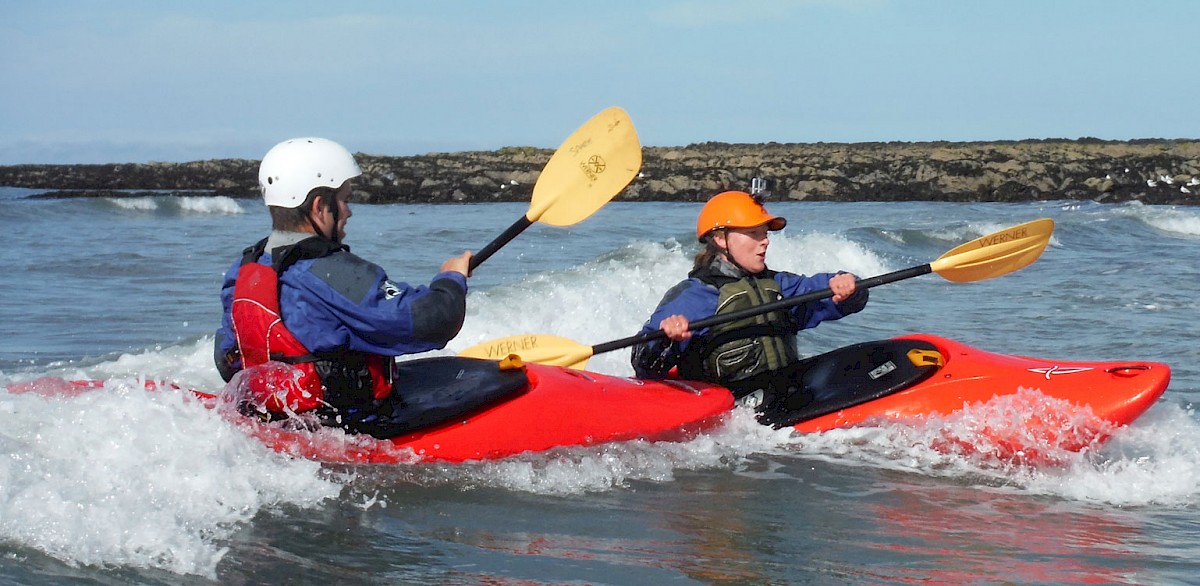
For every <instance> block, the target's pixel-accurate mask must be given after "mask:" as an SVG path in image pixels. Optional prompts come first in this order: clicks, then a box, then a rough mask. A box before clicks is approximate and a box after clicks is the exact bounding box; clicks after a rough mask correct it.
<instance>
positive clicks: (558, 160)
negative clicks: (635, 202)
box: [525, 106, 642, 226]
mask: <svg viewBox="0 0 1200 586" xmlns="http://www.w3.org/2000/svg"><path fill="white" fill-rule="evenodd" d="M641 168H642V144H641V143H640V142H638V137H637V131H636V130H634V128H633V121H632V120H630V119H629V115H628V114H626V113H625V111H624V110H622V109H620V108H617V107H615V106H614V107H612V108H609V109H607V110H604V111H603V112H600V113H599V114H596V115H595V116H593V117H592V119H591V120H588V121H587V122H586V123H584V125H583V126H580V127H579V129H578V130H576V131H575V133H574V134H572V135H571V136H570V137H568V138H567V140H565V141H563V143H562V146H560V147H558V150H557V151H555V153H554V155H553V156H552V157H550V161H549V162H547V163H546V166H545V167H544V168H543V169H542V173H541V175H539V176H538V180H537V184H535V185H534V186H533V198H532V199H531V200H530V202H529V212H528V213H526V214H525V217H526V218H528V219H529V221H531V222H542V223H545V224H550V225H551V226H570V225H572V224H576V223H578V222H580V221H582V220H584V219H585V218H587V217H588V216H591V215H592V214H594V213H595V212H596V210H598V209H600V208H601V207H603V206H604V204H606V203H608V202H609V200H611V199H612V198H614V197H616V195H617V194H618V193H620V191H621V190H622V189H625V186H626V185H629V182H630V181H633V178H634V177H635V176H637V174H638V171H639V170H640V169H641Z"/></svg>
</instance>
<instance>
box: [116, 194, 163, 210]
mask: <svg viewBox="0 0 1200 586" xmlns="http://www.w3.org/2000/svg"><path fill="white" fill-rule="evenodd" d="M104 200H105V201H107V202H109V203H111V204H113V205H115V206H117V207H119V208H121V209H126V210H137V211H142V212H152V211H154V210H157V209H158V201H157V200H155V199H154V198H153V197H106V198H104Z"/></svg>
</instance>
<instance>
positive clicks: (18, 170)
mask: <svg viewBox="0 0 1200 586" xmlns="http://www.w3.org/2000/svg"><path fill="white" fill-rule="evenodd" d="M552 154H553V150H551V149H539V148H534V147H507V148H502V149H499V150H496V151H477V152H459V153H432V154H427V155H419V156H411V157H390V156H380V155H368V154H358V155H356V157H357V159H358V161H359V163H360V165H361V166H362V169H363V177H361V178H360V179H359V180H357V181H356V183H355V198H356V199H357V200H358V201H364V202H370V203H393V202H403V203H456V202H492V201H522V200H528V199H529V197H530V195H531V193H532V190H533V185H534V183H535V182H536V181H537V177H538V173H539V172H540V170H541V168H542V167H543V166H544V165H545V164H546V161H548V160H549V158H550V156H551V155H552ZM257 168H258V161H253V160H244V159H223V160H210V161H195V162H189V163H146V164H128V163H127V164H109V165H15V166H6V167H0V185H4V186H10V187H30V188H37V189H47V190H53V191H52V192H51V193H48V194H46V196H49V197H73V196H74V197H79V196H95V195H110V196H112V195H130V194H134V195H145V194H146V192H160V193H167V192H176V193H177V192H187V193H189V194H192V195H195V194H206V195H227V196H232V197H257V195H258V188H257ZM755 177H763V178H765V179H767V180H768V182H769V185H770V188H771V191H772V192H773V195H774V197H775V198H777V199H782V198H789V199H793V200H807V201H910V200H930V201H956V202H1016V201H1037V200H1060V199H1069V200H1093V201H1100V202H1123V201H1131V200H1137V201H1141V202H1143V203H1147V204H1182V205H1200V140H1182V139H1181V140H1163V139H1145V140H1133V141H1104V140H1098V139H1086V138H1085V139H1079V140H1023V141H1001V142H922V143H908V142H880V143H814V144H779V143H767V144H725V143H715V142H709V143H703V144H694V145H689V146H686V147H646V148H645V149H644V163H643V165H642V173H641V174H640V176H639V177H638V178H637V179H635V180H634V181H633V183H632V184H630V186H629V187H628V188H626V189H625V191H624V192H623V193H622V194H621V195H620V196H619V197H618V199H620V200H626V201H703V200H705V199H707V198H708V197H709V196H711V195H712V194H714V193H717V192H719V191H723V190H726V189H747V188H748V187H749V185H750V181H751V179H753V178H755Z"/></svg>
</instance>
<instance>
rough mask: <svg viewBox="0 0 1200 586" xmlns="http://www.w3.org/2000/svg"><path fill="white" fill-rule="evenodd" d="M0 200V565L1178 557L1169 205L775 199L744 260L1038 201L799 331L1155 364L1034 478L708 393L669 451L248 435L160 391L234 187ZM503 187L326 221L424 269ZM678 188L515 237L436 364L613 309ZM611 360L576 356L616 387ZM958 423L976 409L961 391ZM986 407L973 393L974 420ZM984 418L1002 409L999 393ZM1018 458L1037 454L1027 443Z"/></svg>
mask: <svg viewBox="0 0 1200 586" xmlns="http://www.w3.org/2000/svg"><path fill="white" fill-rule="evenodd" d="M36 193H37V192H36V191H33V190H20V189H0V226H2V227H3V228H4V232H5V234H6V235H7V236H8V238H9V242H10V245H9V246H7V247H5V248H4V249H3V251H0V267H3V269H4V270H3V271H0V291H2V292H3V295H0V324H3V332H4V335H3V336H0V388H3V385H6V384H11V383H18V382H27V381H32V380H35V379H38V378H41V377H64V378H69V379H105V380H107V381H108V383H107V386H106V388H105V389H103V390H102V391H96V392H91V393H84V394H81V395H79V396H76V397H71V398H67V397H57V398H47V397H42V396H38V395H29V394H20V395H16V394H9V393H7V392H6V391H0V584H127V583H136V584H209V583H221V584H259V583H279V582H281V581H284V578H285V577H288V581H298V582H300V583H365V584H400V583H412V584H480V583H486V584H563V583H580V584H582V583H589V584H664V583H672V584H713V583H802V584H803V583H813V584H829V583H847V584H907V583H912V582H918V583H963V582H968V583H997V582H1003V583H1018V584H1046V583H1054V584H1070V583H1114V584H1191V583H1195V580H1196V578H1195V576H1197V575H1200V562H1198V561H1197V559H1198V558H1200V507H1198V499H1197V497H1198V495H1200V420H1198V418H1197V414H1196V412H1195V409H1194V404H1195V403H1196V402H1197V401H1200V367H1198V366H1197V364H1198V362H1200V328H1197V326H1196V323H1197V321H1198V319H1200V263H1198V262H1197V260H1196V259H1197V258H1200V255H1198V254H1197V249H1198V247H1200V246H1198V245H1200V209H1196V208H1175V207H1158V206H1141V205H1129V204H1126V205H1101V204H1094V203H1079V202H1066V201H1051V202H1037V203H1025V204H950V203H921V202H914V203H843V204H834V203H803V202H775V203H771V204H770V207H771V210H772V211H773V212H774V213H777V214H781V215H785V216H787V217H788V218H789V220H790V222H789V225H788V228H787V229H786V230H785V231H783V232H782V233H779V234H778V235H776V236H773V238H772V244H771V249H770V253H769V256H768V262H769V264H770V266H772V267H773V268H776V269H785V270H791V271H796V272H802V273H811V272H819V271H827V270H838V269H843V270H849V271H852V272H854V273H856V274H858V275H860V276H863V277H866V276H873V275H876V274H881V273H884V272H889V271H893V270H898V269H901V268H906V267H909V266H914V265H919V264H923V263H926V262H929V261H931V260H933V259H934V258H937V257H938V256H940V255H941V254H943V253H944V252H946V251H947V250H949V249H951V248H953V247H954V246H956V245H958V244H960V243H962V242H966V241H968V240H971V239H974V238H976V237H978V236H981V235H983V234H987V233H990V232H993V231H996V230H999V229H1002V228H1004V227H1007V226H1011V225H1015V224H1018V223H1022V222H1025V221H1028V220H1032V219H1036V218H1040V217H1051V218H1053V219H1054V220H1055V222H1056V223H1057V228H1056V230H1055V233H1054V237H1053V239H1052V240H1051V243H1050V245H1049V247H1048V248H1047V250H1046V252H1045V254H1044V255H1043V257H1042V258H1041V259H1039V260H1038V261H1037V262H1035V263H1034V264H1032V265H1030V266H1029V267H1026V268H1024V269H1022V270H1020V271H1017V272H1014V273H1012V274H1009V275H1006V276H1003V277H1001V278H997V279H993V280H990V281H985V282H980V283H972V284H953V283H949V282H946V281H944V280H942V279H940V278H939V277H937V276H936V275H927V276H924V277H920V278H917V279H911V280H907V281H903V282H899V283H893V284H889V285H884V286H880V287H877V288H875V289H873V290H872V294H871V303H870V304H869V305H868V308H867V309H866V310H865V311H864V312H862V313H860V314H857V315H854V316H851V317H849V318H847V319H844V320H841V321H839V322H833V323H828V324H824V325H822V326H821V327H819V328H817V329H815V330H810V331H808V332H805V333H804V334H802V336H801V340H800V345H801V351H802V352H803V353H805V354H813V353H818V352H822V351H825V350H829V349H832V348H835V347H838V346H843V345H848V344H852V343H856V342H861V341H866V340H872V339H879V338H885V337H890V336H895V335H900V334H905V333H912V332H927V333H933V334H938V335H942V336H946V337H949V338H953V339H956V340H959V341H962V342H966V343H968V344H972V345H974V346H977V347H980V348H982V349H985V350H990V351H995V352H1004V353H1011V354H1023V355H1031V356H1040V357H1047V358H1062V359H1080V360H1123V359H1131V360H1132V359H1138V360H1155V361H1161V362H1166V363H1168V364H1170V365H1171V367H1172V369H1173V378H1172V382H1171V385H1170V387H1169V388H1168V390H1167V392H1166V394H1165V395H1164V396H1163V397H1162V398H1161V399H1160V400H1159V402H1158V403H1157V404H1156V405H1155V406H1154V407H1153V408H1151V409H1150V411H1148V412H1147V413H1146V414H1145V415H1144V416H1143V417H1142V418H1140V419H1139V420H1137V421H1136V422H1135V423H1134V424H1133V425H1131V426H1130V427H1127V428H1123V429H1120V430H1118V431H1117V432H1116V434H1115V435H1114V437H1113V438H1112V439H1111V440H1110V441H1109V442H1108V443H1106V444H1105V445H1104V446H1103V447H1101V448H1100V449H1098V450H1093V451H1089V452H1086V453H1082V454H1073V453H1072V454H1062V455H1061V459H1060V460H1059V461H1058V463H1057V464H1056V465H1053V466H1040V467H1031V466H1027V465H1022V464H1020V463H1013V462H1006V461H999V460H988V459H986V458H980V457H967V456H962V455H954V454H946V453H942V452H939V451H937V450H935V449H933V448H932V447H931V446H932V444H934V443H935V440H936V439H937V438H938V437H940V435H941V434H943V433H946V432H947V430H949V431H951V432H952V431H953V430H954V429H955V428H956V427H961V426H966V425H968V423H967V422H966V421H965V420H964V418H962V417H958V418H956V417H953V416H951V417H947V418H944V419H939V420H936V421H930V422H928V424H924V425H921V426H903V425H899V424H896V425H888V426H882V427H865V428H857V429H850V430H838V431H834V432H829V433H825V434H820V435H807V436H805V435H793V434H790V433H788V432H786V431H774V430H771V429H768V428H764V427H761V426H758V425H757V424H755V423H754V422H753V420H752V418H751V417H750V416H749V415H747V414H745V413H741V412H735V413H734V414H733V416H732V417H731V418H730V420H729V422H728V423H727V424H725V425H724V426H722V427H720V428H718V429H716V430H713V431H712V432H710V433H707V434H704V435H701V436H700V437H698V438H696V439H695V440H693V441H690V442H686V443H660V444H651V443H646V442H630V443H621V444H609V445H604V446H595V447H590V448H570V449H557V450H553V451H551V452H547V453H541V454H526V455H522V456H518V457H514V458H510V459H506V460H500V461H492V462H476V463H468V464H464V465H445V464H418V465H406V466H329V465H321V464H318V463H315V462H310V461H305V460H297V459H290V458H285V457H282V456H280V455H278V454H276V453H274V452H272V451H270V450H268V449H266V448H265V447H263V446H262V445H261V444H259V443H257V442H256V441H255V440H253V439H251V438H249V437H247V436H246V435H245V434H244V433H242V432H241V431H239V430H238V428H237V427H235V426H234V425H232V424H230V423H229V422H228V421H226V420H225V419H223V418H222V417H221V416H220V415H218V414H216V413H214V412H210V411H209V410H207V409H205V408H204V407H203V406H202V405H200V404H198V403H197V402H195V401H192V400H189V399H187V398H186V397H185V396H183V395H182V394H173V393H147V392H145V391H143V390H141V389H142V381H143V380H145V379H169V380H173V381H177V382H179V383H181V384H183V385H185V386H190V387H194V388H200V389H207V390H218V389H219V388H220V387H221V386H222V383H221V380H220V378H219V376H218V375H217V373H216V371H215V369H214V368H213V367H212V364H211V343H212V330H213V329H214V328H215V325H216V323H217V321H218V319H219V315H220V303H219V300H218V298H217V292H218V289H219V286H220V282H221V275H222V273H223V272H224V270H225V269H226V268H227V266H228V265H229V263H230V262H232V260H233V258H234V257H235V256H236V255H237V253H238V251H239V250H240V249H241V248H242V247H244V246H247V245H249V244H251V243H253V242H254V241H256V240H257V239H258V238H260V237H261V235H263V234H264V233H265V230H266V226H267V222H268V219H267V215H266V213H265V211H264V210H263V209H262V208H261V206H259V205H258V204H257V202H253V201H246V200H232V199H227V198H173V197H146V198H127V199H103V198H102V199H64V200H40V199H32V198H30V197H29V196H31V195H33V194H36ZM525 210H526V206H525V205H524V204H478V205H456V206H424V205H374V206H373V205H356V206H354V217H353V218H352V219H351V220H350V225H349V228H348V232H349V237H348V239H347V242H348V243H349V244H350V245H351V246H352V247H353V249H354V250H355V252H357V253H359V254H360V255H362V256H364V257H366V258H368V259H372V260H374V261H376V262H378V263H379V264H380V265H382V266H384V267H385V268H386V269H387V270H388V271H389V273H390V274H391V275H392V277H393V278H396V279H399V280H408V281H412V282H427V280H428V279H429V277H431V276H432V275H433V274H434V273H435V272H436V271H437V268H438V267H439V266H440V264H441V262H442V261H443V260H444V259H445V258H448V257H449V256H451V255H454V254H457V253H458V252H460V251H461V250H464V249H473V250H477V249H479V248H481V247H482V246H483V245H484V244H486V243H487V242H489V241H490V240H491V239H492V238H493V237H495V236H496V235H498V234H499V233H500V232H501V231H503V230H504V229H505V228H506V227H508V225H509V224H511V223H512V222H513V221H514V220H516V219H517V218H518V217H520V216H521V215H523V214H524V212H525ZM697 211H698V207H697V206H696V205H695V204H664V203H621V202H617V203H612V204H609V205H608V206H606V207H605V208H604V209H602V210H600V211H599V212H597V213H596V214H595V215H594V216H593V217H591V218H589V219H588V220H586V221H584V222H582V223H580V224H578V225H576V226H573V227H569V228H553V227H547V226H541V225H535V226H534V227H532V228H530V229H529V230H528V231H527V232H526V233H525V234H523V235H522V236H520V237H519V238H517V239H516V240H515V241H513V242H512V243H511V244H509V245H508V246H506V247H505V248H504V249H502V250H501V251H500V252H499V253H497V254H496V255H495V256H494V257H492V258H491V259H490V260H488V261H487V262H486V263H485V264H484V265H482V266H481V267H480V268H479V269H478V271H477V274H476V275H475V276H474V277H473V278H472V279H471V288H472V290H471V293H470V296H469V301H468V304H469V316H468V319H467V323H466V326H465V328H464V330H463V332H462V334H461V335H460V336H459V338H457V339H456V340H455V341H454V342H452V343H451V345H450V346H449V347H448V348H447V349H446V350H444V351H442V352H440V353H444V354H451V353H454V352H456V351H458V350H461V349H463V348H466V347H468V346H471V345H473V344H476V343H479V342H482V341H485V340H489V339H493V338H498V337H504V336H509V335H514V334H519V333H551V334H557V335H560V336H565V337H568V338H571V339H574V340H577V341H579V342H581V343H584V344H589V345H590V344H596V343H600V342H604V341H608V340H612V339H617V338H623V337H625V336H628V335H630V334H632V333H634V332H636V331H637V329H638V327H639V326H640V325H641V322H642V321H643V320H644V319H645V318H646V316H647V315H648V314H649V312H650V311H651V310H652V309H653V307H654V305H655V304H656V303H657V301H658V299H659V298H660V296H661V295H662V293H663V292H664V291H665V290H666V289H667V288H669V287H670V286H671V285H672V284H674V283H675V282H677V281H678V280H679V279H680V278H682V277H683V276H684V274H685V273H686V272H687V270H688V268H689V267H690V264H691V262H690V258H691V256H692V254H694V252H695V250H696V245H695V244H694V238H693V236H692V226H694V220H695V214H696V213H697ZM628 357H629V354H628V350H623V351H617V352H612V353H609V354H602V355H599V356H596V357H594V358H593V359H592V361H591V362H590V363H589V369H591V370H594V371H599V372H604V373H609V374H617V375H628V374H630V372H631V370H630V368H629V365H628ZM972 415H973V416H975V417H987V416H990V415H989V414H988V413H987V412H982V413H974V414H972ZM1001 416H1003V415H1001ZM1009 416H1011V414H1009ZM1048 448H1049V449H1052V448H1053V446H1049V447H1048Z"/></svg>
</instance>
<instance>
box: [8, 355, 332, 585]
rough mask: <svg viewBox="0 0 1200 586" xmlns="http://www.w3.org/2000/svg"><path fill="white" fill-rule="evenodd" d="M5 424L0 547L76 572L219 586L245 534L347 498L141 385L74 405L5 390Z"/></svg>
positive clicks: (86, 396)
mask: <svg viewBox="0 0 1200 586" xmlns="http://www.w3.org/2000/svg"><path fill="white" fill-rule="evenodd" d="M50 390H51V391H52V390H53V389H50ZM0 417H2V419H3V425H0V446H3V447H2V449H3V452H4V453H5V454H7V455H8V457H6V458H4V459H3V460H0V487H3V489H2V490H0V538H2V539H3V540H4V541H7V542H12V543H20V544H22V545H23V546H25V547H30V548H34V549H38V550H41V551H43V552H45V553H46V554H48V555H51V556H54V557H56V558H59V559H61V560H63V561H66V562H67V563H70V564H86V565H98V566H132V567H144V568H158V569H164V570H169V571H171V572H176V573H180V574H199V575H202V576H206V577H208V578H215V576H216V573H215V571H216V565H217V563H218V562H219V561H220V560H221V557H222V556H223V555H224V554H225V548H224V546H223V545H222V541H223V539H225V538H226V537H228V536H229V535H230V534H231V533H232V532H234V531H236V530H237V529H238V527H239V525H240V524H242V523H245V522H246V521H248V520H249V519H251V518H252V517H254V516H255V515H256V514H257V513H258V512H259V511H262V510H264V509H269V508H271V507H275V506H278V505H280V504H291V505H296V506H300V507H313V506H318V505H319V504H320V503H321V502H322V501H323V500H324V499H327V498H331V497H335V496H337V495H338V494H339V493H340V490H341V486H340V485H339V484H337V483H335V482H332V481H331V480H329V479H327V478H325V477H324V476H325V475H324V474H323V473H322V472H321V469H320V466H319V465H318V464H316V463H314V462H308V461H304V460H294V459H289V458H284V457H281V456H279V455H278V454H276V453H274V452H272V451H271V450H269V449H267V448H266V447H265V446H263V445H262V444H260V443H259V442H257V441H255V440H252V439H250V438H249V437H247V436H246V435H245V434H244V433H242V432H240V431H239V430H238V429H237V428H236V427H235V426H233V425H231V424H230V423H229V422H228V421H225V420H224V419H222V418H221V416H220V415H218V414H217V413H216V412H214V411H211V410H209V409H206V408H205V407H203V406H202V405H201V404H200V403H199V402H197V401H195V400H189V399H188V395H186V394H184V393H178V392H147V391H145V390H144V389H143V383H142V381H141V380H139V379H115V380H110V381H109V382H108V383H107V385H106V386H105V388H103V389H101V390H96V391H92V392H87V393H83V394H80V395H78V396H75V397H49V398H48V397H43V396H40V395H38V394H35V393H28V394H18V395H13V394H9V393H7V392H3V391H0Z"/></svg>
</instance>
